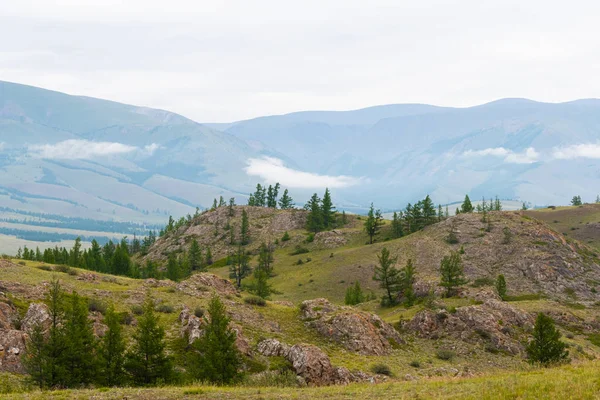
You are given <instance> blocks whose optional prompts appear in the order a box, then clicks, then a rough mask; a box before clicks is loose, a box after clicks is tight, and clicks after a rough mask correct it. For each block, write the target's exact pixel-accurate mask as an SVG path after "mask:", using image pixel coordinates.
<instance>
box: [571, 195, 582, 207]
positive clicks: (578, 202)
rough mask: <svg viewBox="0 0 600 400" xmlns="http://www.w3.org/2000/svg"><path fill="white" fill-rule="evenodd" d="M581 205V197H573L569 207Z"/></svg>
mask: <svg viewBox="0 0 600 400" xmlns="http://www.w3.org/2000/svg"><path fill="white" fill-rule="evenodd" d="M582 204H583V203H582V202H581V196H573V199H572V200H571V205H573V206H580V205H582Z"/></svg>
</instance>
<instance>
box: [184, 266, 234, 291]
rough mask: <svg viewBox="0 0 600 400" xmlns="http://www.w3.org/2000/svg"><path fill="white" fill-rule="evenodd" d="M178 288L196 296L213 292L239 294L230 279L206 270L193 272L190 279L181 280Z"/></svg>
mask: <svg viewBox="0 0 600 400" xmlns="http://www.w3.org/2000/svg"><path fill="white" fill-rule="evenodd" d="M176 288H177V290H180V291H182V292H183V293H185V294H188V295H190V296H196V297H208V296H210V295H212V293H213V292H217V293H218V294H220V295H223V296H225V295H235V294H237V289H236V288H235V286H233V284H232V283H231V282H230V281H228V280H227V279H223V278H221V277H219V276H217V275H214V274H209V273H206V272H201V273H198V274H193V275H192V276H190V277H189V278H188V279H186V280H184V281H182V282H179V283H178V284H177V286H176Z"/></svg>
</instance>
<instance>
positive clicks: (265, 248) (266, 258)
mask: <svg viewBox="0 0 600 400" xmlns="http://www.w3.org/2000/svg"><path fill="white" fill-rule="evenodd" d="M257 270H262V271H265V273H266V274H267V277H270V276H271V275H272V274H273V248H272V247H271V246H270V245H267V244H265V243H264V242H263V243H262V244H261V245H260V249H259V253H258V267H257Z"/></svg>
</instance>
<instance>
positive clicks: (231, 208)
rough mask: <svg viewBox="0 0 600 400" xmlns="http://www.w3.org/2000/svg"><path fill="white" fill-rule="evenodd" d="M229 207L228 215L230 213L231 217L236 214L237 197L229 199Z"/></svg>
mask: <svg viewBox="0 0 600 400" xmlns="http://www.w3.org/2000/svg"><path fill="white" fill-rule="evenodd" d="M227 207H228V209H227V215H229V216H230V217H233V216H235V208H234V207H235V197H232V198H230V199H229V205H228V206H227Z"/></svg>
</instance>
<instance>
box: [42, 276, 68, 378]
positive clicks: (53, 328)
mask: <svg viewBox="0 0 600 400" xmlns="http://www.w3.org/2000/svg"><path fill="white" fill-rule="evenodd" d="M46 304H47V305H48V313H49V314H50V327H49V329H48V339H47V340H48V341H47V344H46V351H45V358H46V363H45V364H46V368H47V369H46V370H47V375H46V382H47V386H48V387H50V388H53V387H57V386H64V385H65V382H66V378H67V377H66V369H65V362H64V355H65V351H66V349H67V337H66V335H65V327H64V323H63V322H64V316H65V303H64V292H63V290H62V287H61V285H60V282H59V281H58V280H57V279H53V280H52V282H50V289H49V290H48V293H47V294H46Z"/></svg>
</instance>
